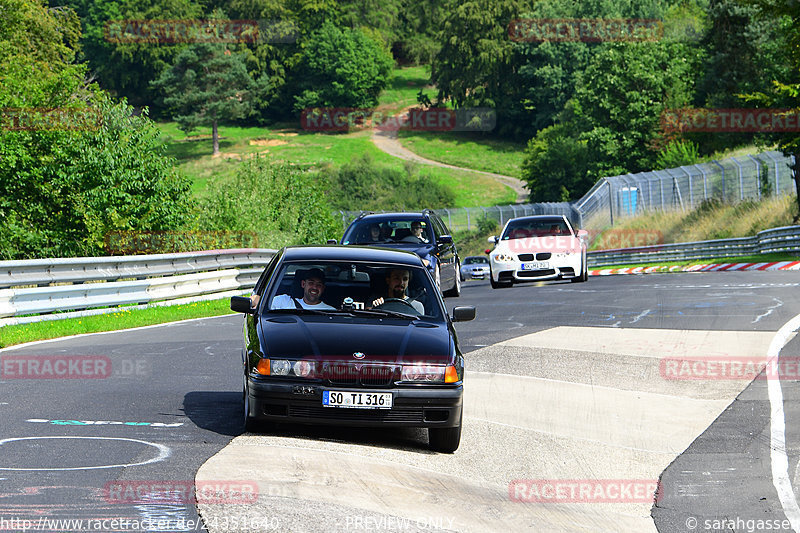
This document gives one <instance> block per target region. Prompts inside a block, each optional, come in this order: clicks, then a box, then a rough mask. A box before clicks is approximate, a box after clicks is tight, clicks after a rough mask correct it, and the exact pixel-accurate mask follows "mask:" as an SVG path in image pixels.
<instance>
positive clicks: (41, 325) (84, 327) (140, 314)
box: [0, 298, 233, 348]
mask: <svg viewBox="0 0 800 533" xmlns="http://www.w3.org/2000/svg"><path fill="white" fill-rule="evenodd" d="M232 313H233V311H231V309H230V298H221V299H219V300H209V301H204V302H195V303H191V304H182V305H174V306H153V307H148V308H146V309H132V310H131V309H126V308H125V307H120V308H119V312H116V313H109V314H106V315H94V316H86V317H80V318H65V319H64V320H46V321H42V322H33V323H30V324H16V325H13V326H3V327H0V348H5V347H6V346H12V345H14V344H22V343H25V342H32V341H39V340H45V339H55V338H57V337H66V336H69V335H78V334H80V333H97V332H100V331H115V330H120V329H128V328H135V327H140V326H151V325H153V324H163V323H165V322H175V321H178V320H186V319H188V318H203V317H209V316H217V315H225V314H232Z"/></svg>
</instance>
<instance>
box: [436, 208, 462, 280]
mask: <svg viewBox="0 0 800 533" xmlns="http://www.w3.org/2000/svg"><path fill="white" fill-rule="evenodd" d="M431 225H432V226H433V231H434V234H435V235H436V246H437V248H438V256H439V264H440V265H441V270H440V274H441V276H442V288H443V290H447V289H444V287H447V288H448V289H449V288H450V287H453V286H455V283H456V276H458V275H459V273H458V264H457V263H458V261H457V259H458V255H457V254H456V246H455V243H454V242H453V241H452V239H453V236H452V235H450V233H449V232H448V230H447V227H446V226H445V225H444V222H442V220H441V219H440V218H438V217H431ZM442 235H449V236H450V242H449V243H443V242H442V241H441V237H442Z"/></svg>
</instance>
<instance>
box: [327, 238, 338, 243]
mask: <svg viewBox="0 0 800 533" xmlns="http://www.w3.org/2000/svg"><path fill="white" fill-rule="evenodd" d="M328 244H339V241H337V240H336V239H328Z"/></svg>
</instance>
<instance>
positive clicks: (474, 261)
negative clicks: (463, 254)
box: [464, 257, 489, 265]
mask: <svg viewBox="0 0 800 533" xmlns="http://www.w3.org/2000/svg"><path fill="white" fill-rule="evenodd" d="M478 263H489V259H487V258H486V257H467V258H466V259H464V264H465V265H474V264H478Z"/></svg>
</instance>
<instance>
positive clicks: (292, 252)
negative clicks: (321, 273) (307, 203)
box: [282, 244, 423, 267]
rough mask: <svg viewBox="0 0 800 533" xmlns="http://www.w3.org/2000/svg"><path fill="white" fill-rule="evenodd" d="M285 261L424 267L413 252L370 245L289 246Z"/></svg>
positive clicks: (286, 250) (284, 251)
mask: <svg viewBox="0 0 800 533" xmlns="http://www.w3.org/2000/svg"><path fill="white" fill-rule="evenodd" d="M282 260H283V261H366V262H374V263H398V264H402V265H407V266H414V267H422V266H423V265H422V260H421V259H420V258H419V256H418V255H417V254H415V253H413V252H406V251H404V250H390V249H387V248H373V247H370V246H352V245H334V244H329V245H326V246H287V247H286V248H284V250H283V258H282Z"/></svg>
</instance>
